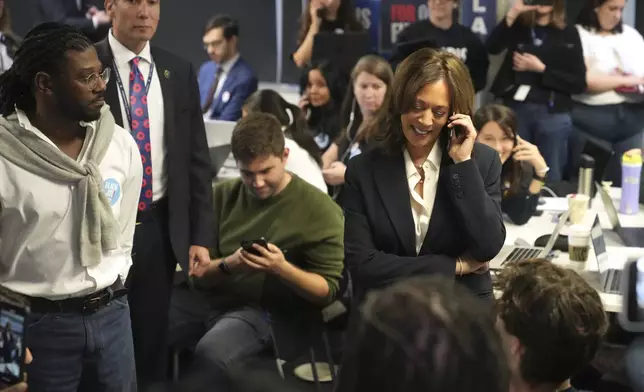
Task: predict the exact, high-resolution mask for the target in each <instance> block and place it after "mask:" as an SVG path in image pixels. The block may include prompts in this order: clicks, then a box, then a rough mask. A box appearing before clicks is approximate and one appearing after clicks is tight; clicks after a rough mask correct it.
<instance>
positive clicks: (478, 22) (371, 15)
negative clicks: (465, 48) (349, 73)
mask: <svg viewBox="0 0 644 392" xmlns="http://www.w3.org/2000/svg"><path fill="white" fill-rule="evenodd" d="M355 3H356V15H357V17H358V20H359V21H360V22H361V23H362V25H363V26H364V27H365V29H367V31H369V35H370V36H371V42H372V47H373V51H374V52H377V53H380V54H383V55H387V54H389V53H391V50H392V48H393V46H394V44H395V43H396V40H397V39H398V34H400V32H401V31H403V30H404V29H405V27H407V26H408V25H410V24H411V23H414V22H416V21H419V20H423V19H428V18H429V8H428V6H427V0H355ZM459 14H460V23H461V24H463V25H465V26H468V27H469V28H470V29H472V31H473V32H475V33H476V34H478V35H479V36H480V37H481V39H483V40H484V39H485V38H486V37H487V35H488V34H489V32H490V30H492V29H493V28H494V26H495V25H496V23H497V22H496V0H461V1H460V10H459Z"/></svg>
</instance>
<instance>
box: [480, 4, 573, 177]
mask: <svg viewBox="0 0 644 392" xmlns="http://www.w3.org/2000/svg"><path fill="white" fill-rule="evenodd" d="M565 16H566V15H565V0H551V3H550V5H525V3H524V2H523V0H516V1H515V2H514V4H513V5H512V7H511V8H510V10H509V11H508V12H507V14H506V16H505V18H503V20H501V22H500V23H499V24H498V25H497V26H496V27H495V28H494V30H492V32H491V33H490V35H489V37H488V38H487V43H486V44H487V50H488V52H489V53H491V54H499V53H501V52H503V51H504V50H507V54H506V55H505V59H504V60H503V63H502V64H501V68H500V69H499V72H498V73H497V75H496V78H495V79H494V82H493V83H492V86H491V87H490V91H491V92H492V93H493V94H494V95H495V96H496V97H497V98H501V99H503V103H504V105H506V106H509V107H510V108H512V110H514V111H515V113H516V114H517V117H518V118H519V136H521V137H522V138H523V139H525V140H527V141H529V142H531V143H534V144H536V145H537V147H539V151H541V154H543V157H544V158H545V159H546V162H547V163H548V166H550V172H549V173H548V178H549V180H550V181H553V182H556V181H561V180H562V174H563V168H564V166H565V165H566V163H567V160H568V138H569V137H570V134H571V132H572V120H571V118H570V110H571V108H572V98H571V96H572V95H574V94H580V93H582V92H584V91H585V90H586V66H585V64H584V58H583V53H582V47H581V40H580V39H579V33H578V32H577V30H576V29H575V27H574V26H568V25H566V22H565Z"/></svg>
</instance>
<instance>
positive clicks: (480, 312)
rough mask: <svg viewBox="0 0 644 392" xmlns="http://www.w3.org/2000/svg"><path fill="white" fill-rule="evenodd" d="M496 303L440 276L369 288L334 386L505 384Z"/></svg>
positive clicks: (462, 388)
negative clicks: (374, 289) (488, 302)
mask: <svg viewBox="0 0 644 392" xmlns="http://www.w3.org/2000/svg"><path fill="white" fill-rule="evenodd" d="M493 313H494V312H493V309H492V308H491V307H490V306H486V304H484V303H482V302H481V300H480V299H478V298H476V297H474V296H473V295H472V294H471V293H470V292H469V291H468V290H467V289H466V288H465V287H463V286H461V285H459V284H454V282H453V280H447V279H445V278H442V277H417V278H411V279H409V280H405V281H401V282H398V283H396V284H394V285H392V286H389V287H388V288H386V289H384V290H383V291H381V292H375V293H371V294H369V296H368V298H367V300H366V302H365V303H364V305H363V307H362V309H361V312H360V313H359V315H358V320H357V322H356V325H355V331H351V332H353V333H354V335H353V336H350V337H351V338H350V339H348V340H347V341H348V342H349V343H348V347H347V349H346V352H345V357H344V359H343V367H342V372H341V374H340V381H339V389H338V390H339V391H343V392H344V391H353V392H370V391H380V392H421V391H422V392H425V391H459V392H475V391H476V392H480V391H486V392H507V390H508V387H509V369H508V366H507V357H506V355H505V349H504V346H503V342H502V340H501V337H500V336H499V334H498V333H497V330H496V327H495V319H494V314H493Z"/></svg>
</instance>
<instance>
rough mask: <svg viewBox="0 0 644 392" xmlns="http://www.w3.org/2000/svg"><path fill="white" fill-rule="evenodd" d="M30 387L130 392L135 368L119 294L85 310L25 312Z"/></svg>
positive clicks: (55, 391) (54, 391)
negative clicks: (30, 358) (95, 309)
mask: <svg viewBox="0 0 644 392" xmlns="http://www.w3.org/2000/svg"><path fill="white" fill-rule="evenodd" d="M26 327H27V331H26V339H27V340H26V345H27V347H29V349H30V350H31V352H32V354H33V357H34V360H33V362H32V363H31V364H30V365H28V366H27V373H28V375H29V379H28V382H29V391H30V392H41V391H47V392H76V391H88V392H90V391H91V392H134V391H136V371H135V366H134V350H133V348H132V330H131V327H130V312H129V306H128V304H127V301H126V299H125V297H121V298H118V299H115V300H113V301H112V302H110V303H109V304H108V305H107V306H105V307H104V308H102V309H100V310H99V311H98V312H96V313H94V314H91V315H82V314H80V313H45V314H42V313H31V314H30V315H29V316H28V317H27V320H26Z"/></svg>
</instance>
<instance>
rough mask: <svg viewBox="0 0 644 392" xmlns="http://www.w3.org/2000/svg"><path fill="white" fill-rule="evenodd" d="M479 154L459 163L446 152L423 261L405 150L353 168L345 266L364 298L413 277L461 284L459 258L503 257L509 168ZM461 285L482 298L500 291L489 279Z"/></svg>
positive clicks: (485, 152)
mask: <svg viewBox="0 0 644 392" xmlns="http://www.w3.org/2000/svg"><path fill="white" fill-rule="evenodd" d="M472 155H473V158H472V159H470V160H469V161H466V162H462V163H459V164H454V161H452V159H451V158H450V157H449V155H448V154H447V152H444V153H443V161H442V164H441V170H440V175H439V179H438V184H437V185H438V189H437V191H436V200H435V202H434V209H433V212H432V216H431V221H430V225H429V228H428V230H427V235H426V237H425V241H424V243H423V245H422V248H421V250H420V254H418V255H417V254H416V244H415V234H414V220H413V216H412V212H411V202H410V196H409V185H408V182H407V175H406V172H405V161H404V157H403V153H402V151H401V152H400V153H399V154H396V155H395V156H391V155H386V154H385V153H383V152H382V150H380V149H374V150H371V151H368V152H366V153H364V154H361V155H359V156H357V157H355V158H353V159H352V160H350V161H349V165H348V167H347V172H346V175H345V179H346V183H345V186H344V199H343V207H344V214H345V228H344V231H345V232H344V247H345V264H346V265H347V267H348V268H349V270H350V272H351V273H352V278H353V280H354V282H355V284H356V288H357V291H358V295H362V294H363V293H364V292H365V291H368V290H371V289H376V288H382V287H384V286H387V285H389V284H391V283H393V282H395V281H397V280H399V279H401V278H405V277H408V276H415V275H423V274H427V275H429V274H441V275H444V276H447V277H449V278H454V277H455V275H456V273H455V271H456V257H458V256H461V255H462V254H463V253H464V252H465V251H469V253H470V254H471V255H472V257H473V258H474V259H476V260H480V261H488V260H491V259H492V258H493V257H494V256H496V255H497V254H498V253H499V251H500V250H501V247H502V246H503V243H504V241H505V226H504V223H503V217H502V214H501V207H500V203H501V181H500V175H501V162H500V160H499V155H498V154H497V153H496V152H495V151H493V150H492V149H491V148H489V147H487V146H485V145H483V144H479V143H476V144H475V145H474V152H473V154H472ZM457 280H458V281H461V282H462V283H464V284H465V285H466V286H468V287H469V288H470V289H471V290H472V291H473V292H474V293H476V294H480V295H489V294H490V293H491V291H492V281H491V278H490V274H489V272H488V273H485V274H481V275H475V274H472V275H467V276H463V277H460V278H457Z"/></svg>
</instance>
